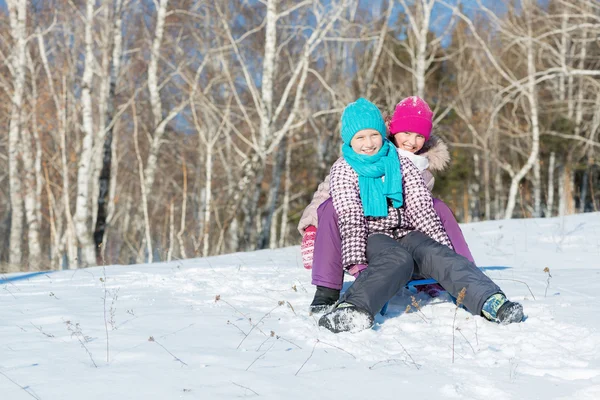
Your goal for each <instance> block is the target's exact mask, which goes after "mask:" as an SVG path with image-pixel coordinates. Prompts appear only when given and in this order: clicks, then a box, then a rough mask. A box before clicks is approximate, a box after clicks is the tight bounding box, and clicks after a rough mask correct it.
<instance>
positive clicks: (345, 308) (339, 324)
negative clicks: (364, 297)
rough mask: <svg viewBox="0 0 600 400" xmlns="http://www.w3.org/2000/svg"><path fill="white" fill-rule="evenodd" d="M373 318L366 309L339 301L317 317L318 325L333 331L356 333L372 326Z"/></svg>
mask: <svg viewBox="0 0 600 400" xmlns="http://www.w3.org/2000/svg"><path fill="white" fill-rule="evenodd" d="M373 323H374V319H373V316H372V315H371V314H369V313H368V312H367V311H365V310H363V309H361V308H358V307H356V306H355V305H354V304H350V303H346V302H343V303H340V304H338V305H337V306H336V307H335V308H334V309H333V310H332V311H330V312H328V313H327V314H325V315H323V316H322V317H321V318H320V319H319V326H322V327H323V328H327V329H329V330H330V331H331V332H333V333H340V332H351V333H356V332H360V331H362V330H365V329H369V328H370V327H372V326H373Z"/></svg>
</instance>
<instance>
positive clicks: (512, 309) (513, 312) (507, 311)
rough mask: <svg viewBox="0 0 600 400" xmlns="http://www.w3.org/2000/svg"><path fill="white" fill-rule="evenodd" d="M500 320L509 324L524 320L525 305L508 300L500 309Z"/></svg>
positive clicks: (504, 323)
mask: <svg viewBox="0 0 600 400" xmlns="http://www.w3.org/2000/svg"><path fill="white" fill-rule="evenodd" d="M497 317H498V321H499V322H500V323H501V324H502V325H508V324H512V323H515V322H516V323H519V322H521V321H522V320H523V306H522V305H521V304H519V303H515V302H512V301H510V300H507V301H506V302H505V303H504V304H503V305H502V306H501V307H500V308H499V309H498V315H497Z"/></svg>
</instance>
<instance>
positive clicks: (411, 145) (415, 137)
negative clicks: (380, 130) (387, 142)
mask: <svg viewBox="0 0 600 400" xmlns="http://www.w3.org/2000/svg"><path fill="white" fill-rule="evenodd" d="M392 142H393V143H394V144H395V145H396V147H398V148H399V149H402V150H406V151H410V152H411V153H416V152H417V151H419V150H421V149H422V148H423V145H424V144H425V136H423V135H420V134H418V133H414V132H398V133H396V134H394V135H393V136H392Z"/></svg>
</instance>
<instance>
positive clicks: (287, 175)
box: [279, 139, 294, 247]
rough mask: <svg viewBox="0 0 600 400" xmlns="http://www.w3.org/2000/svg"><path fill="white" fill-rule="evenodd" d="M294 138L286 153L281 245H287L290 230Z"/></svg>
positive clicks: (280, 231) (280, 233)
mask: <svg viewBox="0 0 600 400" xmlns="http://www.w3.org/2000/svg"><path fill="white" fill-rule="evenodd" d="M293 145H294V140H293V139H292V140H290V141H289V143H288V146H287V150H286V154H285V183H284V189H283V201H282V209H281V228H280V230H279V247H284V246H285V245H286V243H287V242H286V237H287V231H288V213H289V209H290V190H291V187H292V177H291V171H292V168H291V164H292V148H293Z"/></svg>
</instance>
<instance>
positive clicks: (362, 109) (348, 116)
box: [341, 97, 387, 145]
mask: <svg viewBox="0 0 600 400" xmlns="http://www.w3.org/2000/svg"><path fill="white" fill-rule="evenodd" d="M341 121H342V140H343V141H344V143H346V144H348V145H349V144H350V142H351V141H352V138H353V137H354V135H356V132H358V131H361V130H363V129H375V130H376V131H378V132H379V133H381V136H383V137H384V138H385V136H386V132H387V130H386V127H385V121H384V120H383V117H382V116H381V112H380V111H379V109H378V108H377V106H376V105H375V104H373V103H371V102H370V101H369V100H366V99H363V98H362V97H361V98H360V99H358V100H356V101H355V102H354V103H350V104H348V105H347V106H346V108H344V112H343V113H342V120H341Z"/></svg>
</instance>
